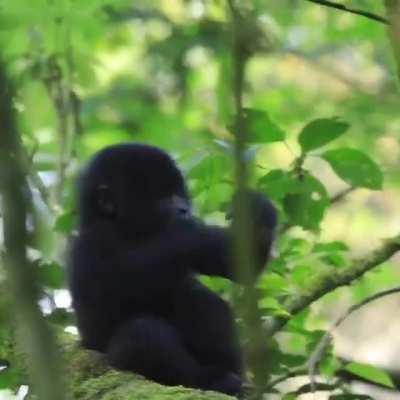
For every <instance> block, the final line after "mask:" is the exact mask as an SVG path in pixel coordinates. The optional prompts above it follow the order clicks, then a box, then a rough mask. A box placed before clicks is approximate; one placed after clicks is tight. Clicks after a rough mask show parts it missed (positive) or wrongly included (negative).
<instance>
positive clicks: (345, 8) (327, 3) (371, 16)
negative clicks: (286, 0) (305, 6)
mask: <svg viewBox="0 0 400 400" xmlns="http://www.w3.org/2000/svg"><path fill="white" fill-rule="evenodd" d="M306 1H309V2H310V3H315V4H319V5H321V6H326V7H330V8H335V9H336V10H341V11H345V12H348V13H351V14H356V15H360V16H362V17H365V18H368V19H372V20H374V21H377V22H380V23H382V24H386V25H389V24H390V23H389V20H387V19H386V18H385V17H382V16H380V15H377V14H374V13H371V12H369V11H364V10H359V9H356V8H351V7H348V6H346V5H345V4H341V3H337V2H334V1H329V0H306Z"/></svg>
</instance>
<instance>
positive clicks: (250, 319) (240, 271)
mask: <svg viewBox="0 0 400 400" xmlns="http://www.w3.org/2000/svg"><path fill="white" fill-rule="evenodd" d="M228 6H229V10H230V14H231V21H232V95H233V102H234V111H235V122H234V135H235V142H234V152H233V153H234V164H235V184H236V189H237V195H236V196H235V200H234V215H235V218H234V219H233V223H232V226H233V233H234V260H235V264H234V267H235V271H234V272H235V273H236V276H237V277H238V278H239V281H241V282H254V279H253V278H254V277H253V276H252V275H253V271H255V270H256V269H255V268H254V265H253V263H254V262H255V261H254V260H255V257H253V256H252V246H251V226H250V223H249V221H250V218H248V216H249V212H250V209H249V204H248V196H247V194H246V186H247V180H248V167H247V162H246V160H245V157H243V154H244V152H245V150H246V136H247V135H246V128H247V127H246V122H245V116H244V110H243V88H244V80H245V69H246V64H247V61H248V59H249V57H250V54H251V53H250V52H249V51H248V43H247V39H246V38H245V37H244V33H243V32H244V31H245V30H246V26H244V25H245V23H244V21H245V17H244V16H243V15H242V14H241V13H240V11H239V10H238V9H237V8H236V5H235V2H234V0H228ZM234 303H235V310H236V311H238V313H239V315H240V317H241V318H243V321H244V326H245V330H246V331H245V332H246V335H247V337H248V338H249V340H248V344H247V345H246V346H245V358H246V362H247V363H248V366H249V369H250V371H251V373H252V375H253V380H252V381H253V382H252V383H254V389H253V391H252V398H253V399H257V400H258V399H261V398H262V392H263V387H264V382H265V378H266V377H268V376H269V374H270V361H269V358H268V357H267V356H266V354H267V352H268V350H267V349H268V347H269V345H270V343H269V339H268V340H265V336H264V331H263V327H262V318H261V311H260V309H259V307H258V304H259V293H258V291H257V290H256V288H255V286H254V285H253V284H247V285H244V286H243V292H242V293H241V294H239V292H238V291H235V292H234Z"/></svg>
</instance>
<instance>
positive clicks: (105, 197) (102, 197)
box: [96, 184, 116, 216]
mask: <svg viewBox="0 0 400 400" xmlns="http://www.w3.org/2000/svg"><path fill="white" fill-rule="evenodd" d="M96 203H97V206H98V208H99V211H100V212H101V213H102V214H103V215H107V216H114V215H115V213H116V207H115V203H114V201H113V198H112V195H111V190H110V188H109V187H108V185H106V184H101V185H99V186H98V187H97V188H96Z"/></svg>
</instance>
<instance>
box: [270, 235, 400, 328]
mask: <svg viewBox="0 0 400 400" xmlns="http://www.w3.org/2000/svg"><path fill="white" fill-rule="evenodd" d="M398 251H400V234H399V235H397V236H394V237H393V238H391V239H387V240H385V243H384V244H383V245H382V246H381V247H380V248H378V249H376V250H375V251H373V252H371V253H370V254H368V255H366V256H365V257H363V258H362V259H359V260H354V261H353V262H352V263H351V265H350V266H348V267H346V268H344V269H341V270H337V271H336V273H335V272H332V271H328V272H325V273H322V274H321V275H320V276H318V277H316V278H315V279H313V280H312V282H311V283H310V284H309V289H308V291H307V290H305V291H304V293H307V294H304V295H299V296H294V297H292V298H290V299H288V300H287V301H286V302H285V303H284V308H285V309H286V310H287V311H288V312H289V313H290V314H291V315H295V314H297V313H299V312H300V311H302V310H304V309H305V308H307V307H308V306H309V305H310V304H312V303H313V302H314V301H316V300H319V299H320V298H321V297H323V296H324V295H325V294H327V293H330V292H332V291H333V290H335V289H337V288H339V287H342V286H347V285H349V284H351V283H352V282H353V281H355V280H357V279H359V278H361V277H362V276H363V275H364V274H365V273H367V272H368V271H371V270H372V269H374V268H375V267H377V266H378V265H380V264H382V263H384V262H385V261H387V260H388V259H389V258H391V257H392V256H393V255H394V254H395V253H397V252H398ZM287 321H288V320H287V319H284V318H278V317H276V318H274V319H272V321H271V322H269V323H268V324H266V326H265V328H266V333H267V335H273V334H275V333H276V332H278V331H279V330H280V329H281V328H282V327H283V326H284V325H285V324H286V322H287Z"/></svg>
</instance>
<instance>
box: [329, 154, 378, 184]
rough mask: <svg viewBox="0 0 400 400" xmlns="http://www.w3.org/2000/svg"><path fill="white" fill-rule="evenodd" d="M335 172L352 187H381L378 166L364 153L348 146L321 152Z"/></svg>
mask: <svg viewBox="0 0 400 400" xmlns="http://www.w3.org/2000/svg"><path fill="white" fill-rule="evenodd" d="M322 158H323V159H324V160H326V161H327V162H328V163H329V164H330V166H331V167H332V168H333V170H334V171H335V172H336V174H337V175H338V176H339V177H340V178H342V179H343V180H344V181H345V182H347V183H348V184H349V185H351V186H353V187H365V188H369V189H374V190H380V189H382V184H383V175H382V171H381V170H380V168H379V166H378V165H377V164H376V163H375V162H374V161H373V160H372V159H371V158H370V157H368V156H367V155H366V154H365V153H363V152H361V151H359V150H355V149H349V148H341V149H336V150H330V151H327V152H325V153H324V154H322Z"/></svg>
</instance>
